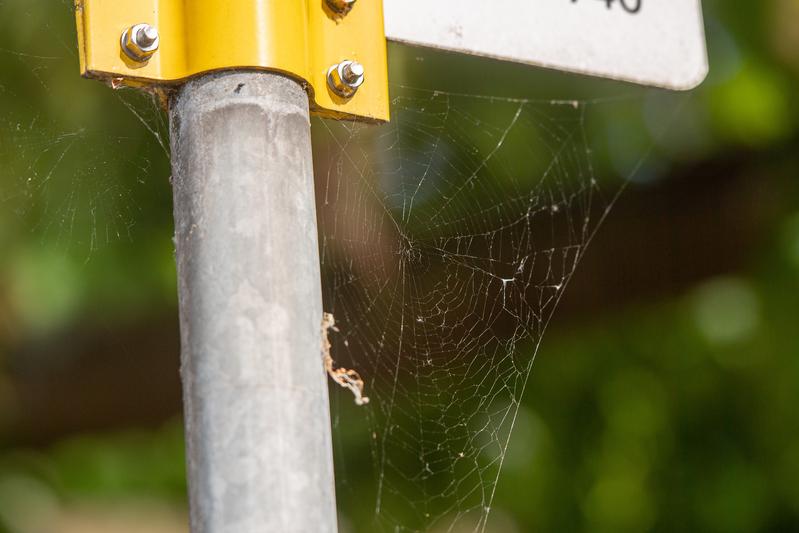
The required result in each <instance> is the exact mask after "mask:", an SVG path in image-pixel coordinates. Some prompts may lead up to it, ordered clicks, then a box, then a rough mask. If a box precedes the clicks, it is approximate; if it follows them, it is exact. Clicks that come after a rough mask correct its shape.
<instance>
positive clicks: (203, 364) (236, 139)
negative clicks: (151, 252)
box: [169, 72, 336, 533]
mask: <svg viewBox="0 0 799 533" xmlns="http://www.w3.org/2000/svg"><path fill="white" fill-rule="evenodd" d="M169 118H170V130H171V131H170V133H171V143H172V183H173V189H174V215H175V240H176V246H177V252H176V253H177V265H178V278H179V295H180V321H181V346H182V354H181V361H182V365H181V375H182V379H183V386H184V407H185V414H184V416H185V424H186V440H187V464H188V478H189V500H190V512H191V529H192V531H193V532H194V533H201V532H236V533H254V532H281V533H289V532H311V531H313V532H334V531H336V508H335V489H334V479H333V457H332V448H331V435H330V431H331V430H330V414H329V407H328V396H327V382H326V374H325V371H324V366H323V361H322V352H321V349H320V346H321V343H322V329H321V327H320V322H321V318H322V294H321V286H320V272H319V251H318V246H317V229H316V209H315V201H314V182H313V163H312V156H311V135H310V125H309V109H308V95H307V93H306V92H305V91H304V90H303V88H302V87H301V86H300V84H299V83H297V82H296V81H294V80H292V79H289V78H287V77H285V76H283V75H280V74H275V73H269V72H227V73H215V74H207V75H204V76H202V77H199V78H197V79H195V80H192V81H190V82H188V83H187V84H185V85H184V86H182V87H181V88H180V89H179V90H178V91H177V92H176V93H175V94H174V95H173V96H172V98H171V100H170V109H169Z"/></svg>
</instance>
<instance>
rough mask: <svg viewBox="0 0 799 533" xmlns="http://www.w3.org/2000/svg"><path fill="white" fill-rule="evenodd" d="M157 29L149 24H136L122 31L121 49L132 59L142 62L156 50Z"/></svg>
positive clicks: (158, 39)
mask: <svg viewBox="0 0 799 533" xmlns="http://www.w3.org/2000/svg"><path fill="white" fill-rule="evenodd" d="M159 41H160V37H159V36H158V29H157V28H155V26H150V25H149V24H136V25H134V26H131V27H130V28H128V29H126V30H125V31H124V32H123V33H122V50H123V51H124V52H125V54H126V55H127V56H128V57H129V58H131V59H132V60H134V61H137V62H139V63H144V62H145V61H147V60H148V59H150V58H151V57H152V55H153V54H154V53H155V52H156V51H157V50H158V45H159Z"/></svg>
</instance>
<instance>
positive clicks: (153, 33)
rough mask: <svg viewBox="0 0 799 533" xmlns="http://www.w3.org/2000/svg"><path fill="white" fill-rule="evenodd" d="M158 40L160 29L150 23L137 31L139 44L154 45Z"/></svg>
mask: <svg viewBox="0 0 799 533" xmlns="http://www.w3.org/2000/svg"><path fill="white" fill-rule="evenodd" d="M157 40H158V30H157V29H155V28H154V27H153V26H150V25H149V24H145V25H144V26H143V27H141V28H139V31H137V32H136V42H137V43H138V44H139V46H142V47H147V46H152V45H153V43H155V41H157Z"/></svg>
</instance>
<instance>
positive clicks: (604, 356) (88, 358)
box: [0, 0, 799, 532]
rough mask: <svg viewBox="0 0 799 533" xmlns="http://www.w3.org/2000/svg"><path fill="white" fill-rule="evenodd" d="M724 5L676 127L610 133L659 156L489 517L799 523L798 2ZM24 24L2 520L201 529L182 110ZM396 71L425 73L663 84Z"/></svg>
mask: <svg viewBox="0 0 799 533" xmlns="http://www.w3.org/2000/svg"><path fill="white" fill-rule="evenodd" d="M704 9H705V16H706V29H707V34H708V40H709V47H710V64H711V73H710V76H709V78H708V80H707V81H706V83H705V84H704V85H703V86H702V87H701V88H700V89H698V90H697V91H695V92H694V93H693V94H692V95H690V96H689V97H687V98H684V99H682V100H681V101H682V103H681V104H680V107H681V109H682V111H681V113H680V114H679V118H677V119H675V124H674V125H673V126H672V127H671V128H670V129H669V130H668V132H669V133H668V134H666V135H664V136H663V137H662V138H660V139H658V140H657V142H655V141H651V140H650V141H647V142H644V143H643V145H642V146H640V147H638V146H636V145H635V142H634V140H637V139H641V138H646V139H649V138H650V137H651V131H650V130H652V129H653V127H652V125H653V123H655V124H658V125H659V124H660V123H661V122H663V121H664V120H666V117H667V115H669V114H670V113H671V108H670V107H665V106H666V104H664V102H665V101H667V100H663V99H662V98H659V97H657V96H652V97H650V96H647V94H648V93H644V94H643V95H641V96H640V99H639V100H640V105H639V106H638V109H637V111H636V113H634V114H633V115H632V116H627V115H624V116H623V117H622V116H620V115H617V114H607V115H606V116H602V117H599V118H597V119H596V120H597V122H595V123H593V128H594V129H593V131H595V132H596V133H595V136H596V139H597V140H596V141H594V142H595V143H596V144H597V155H596V165H597V169H598V172H599V173H600V174H602V175H607V176H612V175H614V173H615V172H614V164H617V160H618V159H619V158H621V159H624V158H625V157H627V156H628V154H626V153H625V151H624V150H621V151H618V150H616V151H614V148H613V143H612V142H611V141H612V140H613V139H622V140H626V141H630V142H628V143H627V147H628V148H629V145H630V143H632V145H633V149H634V151H635V152H636V153H635V156H636V157H637V156H641V155H643V152H645V150H647V149H648V146H651V145H652V144H653V143H654V149H653V150H652V153H650V154H649V156H648V157H647V159H646V160H645V164H644V166H643V168H642V170H641V171H640V172H638V173H636V174H635V175H634V176H633V179H632V181H631V182H630V183H629V185H628V186H627V189H626V190H625V191H624V193H623V195H622V196H621V198H620V199H619V200H618V202H616V204H615V206H614V209H613V210H612V211H611V213H610V216H609V218H608V219H607V221H606V223H605V225H604V226H603V227H602V228H601V230H600V231H599V233H598V234H597V236H596V238H595V239H594V241H593V242H592V244H591V247H590V248H589V250H588V252H587V255H586V256H585V259H584V261H583V262H582V264H581V265H580V266H579V267H578V270H577V273H576V275H575V277H574V279H573V280H572V281H571V285H570V287H569V289H568V290H567V291H566V295H565V297H564V299H563V301H562V302H561V306H560V308H559V309H558V311H557V312H556V314H555V318H554V320H553V321H552V323H551V325H550V328H549V330H548V332H547V335H546V336H545V338H544V341H543V344H542V347H541V350H540V352H539V354H538V359H537V362H536V366H535V368H534V371H533V374H532V378H531V380H530V384H529V385H528V387H527V393H526V395H525V397H524V400H523V406H522V408H521V410H520V415H519V421H518V423H517V425H516V428H515V430H514V433H513V436H512V438H511V445H510V449H509V451H508V455H507V458H506V462H505V467H504V471H503V474H502V476H501V477H500V480H499V485H498V488H497V495H496V498H495V500H494V502H493V505H492V513H491V518H490V519H489V523H488V526H487V530H488V531H496V532H500V531H504V532H526V531H614V532H617V531H618V532H622V531H630V532H633V531H719V532H750V531H799V413H798V412H797V407H798V406H799V340H798V339H797V335H796V333H797V326H799V196H798V195H799V180H797V177H799V108H797V102H799V1H797V0H768V1H762V2H740V3H733V2H722V1H720V0H714V1H705V2H704ZM0 20H2V22H0V24H1V25H2V31H0V531H9V532H73V531H75V532H78V531H80V532H91V531H114V532H133V531H148V532H150V531H152V532H161V531H163V532H171V531H186V530H187V528H186V526H185V522H186V510H185V508H186V500H185V481H184V465H183V461H184V457H183V444H182V426H181V421H180V386H179V376H178V351H179V345H178V334H177V317H176V313H177V309H176V296H175V294H176V286H175V279H174V276H175V272H174V262H173V255H172V251H173V248H172V246H173V245H172V241H171V234H172V223H171V195H170V188H169V179H168V178H169V175H170V171H169V162H168V153H167V149H166V147H165V145H168V142H167V137H166V128H165V122H164V120H165V119H164V116H163V114H162V112H161V111H160V110H159V109H158V107H157V106H156V105H155V104H154V103H153V102H152V101H151V100H150V99H149V97H146V96H142V95H139V94H136V93H133V92H129V91H123V92H121V93H120V92H115V91H112V90H111V89H109V88H107V87H104V86H102V85H101V84H99V83H96V82H90V81H85V80H81V79H80V78H79V76H78V66H77V53H76V45H75V37H74V26H73V25H74V22H73V19H72V13H71V7H70V3H69V2H68V1H63V0H58V1H56V0H50V1H45V0H0ZM390 60H391V62H392V64H391V69H392V80H393V82H394V83H396V84H397V85H407V86H411V87H427V88H432V89H439V88H443V89H445V90H454V91H459V90H460V92H469V93H475V94H488V95H502V96H521V97H525V98H545V99H547V98H561V97H567V98H593V97H595V96H602V97H607V96H614V95H618V94H624V95H629V94H631V93H634V92H636V91H637V92H640V91H638V90H637V89H634V88H631V87H629V86H626V85H623V84H616V83H609V82H601V81H594V80H587V79H584V78H581V77H578V76H570V75H564V74H557V73H552V72H545V71H541V70H536V69H528V68H522V67H517V66H510V65H501V64H496V63H493V62H486V61H483V60H477V59H471V58H457V57H452V56H448V55H446V54H436V53H432V52H425V51H422V50H409V49H404V48H400V47H395V46H392V47H391V48H390ZM475 69H488V70H489V75H481V76H475V75H474V71H475ZM467 83H468V85H466V84H467ZM464 86H467V87H468V90H467V91H462V89H463V87H464ZM636 94H637V93H636ZM315 128H316V130H317V131H318V129H319V123H316V124H315ZM654 129H655V130H657V131H663V128H660V127H655V128H654ZM317 131H315V135H316V133H317ZM317 137H318V135H317ZM603 139H604V140H605V141H606V144H607V146H605V145H604V144H603V143H604V142H605V141H603ZM317 173H319V170H317ZM338 392H339V391H335V392H334V394H338ZM344 403H345V402H343V401H337V402H334V424H335V427H336V428H338V427H339V426H338V424H339V422H340V419H341V418H342V417H363V414H362V413H359V412H358V411H357V410H352V409H350V408H349V406H348V405H347V406H345V405H344ZM337 441H338V442H339V446H337V449H336V461H337V469H338V470H339V471H340V472H339V473H342V472H343V473H344V477H345V480H344V485H343V486H341V487H340V505H341V511H342V512H341V514H342V531H372V530H373V528H374V527H376V526H374V525H370V524H369V523H362V521H361V519H360V517H359V518H358V519H357V520H356V519H355V518H354V517H356V516H359V515H360V514H362V513H361V512H360V511H359V510H358V507H359V505H361V506H362V503H363V502H360V501H359V499H358V494H359V491H360V490H361V486H360V483H368V482H371V480H362V476H358V475H357V472H358V469H359V461H363V454H364V453H368V443H365V442H356V441H353V440H352V438H348V437H347V434H345V435H343V436H342V435H338V437H337ZM365 450H367V451H365ZM364 490H366V489H365V488H364ZM369 505H372V504H371V503H369ZM458 527H461V528H462V530H463V531H470V530H471V529H472V527H473V525H469V524H462V525H461V526H456V527H455V529H454V531H461V529H458Z"/></svg>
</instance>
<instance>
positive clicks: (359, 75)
mask: <svg viewBox="0 0 799 533" xmlns="http://www.w3.org/2000/svg"><path fill="white" fill-rule="evenodd" d="M364 74H365V71H364V68H363V65H361V64H360V63H358V62H357V61H351V60H349V59H347V60H345V61H342V62H341V63H339V64H337V65H333V66H332V67H330V70H328V71H327V83H328V85H329V86H330V89H331V90H332V91H333V92H334V93H336V94H337V95H339V96H341V97H342V98H352V97H353V96H354V95H355V93H356V91H357V90H358V88H359V87H360V86H361V85H363V82H364V80H365V79H366V77H365V75H364Z"/></svg>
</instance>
